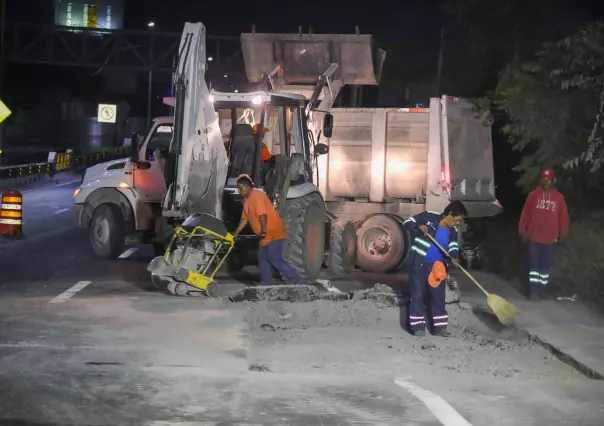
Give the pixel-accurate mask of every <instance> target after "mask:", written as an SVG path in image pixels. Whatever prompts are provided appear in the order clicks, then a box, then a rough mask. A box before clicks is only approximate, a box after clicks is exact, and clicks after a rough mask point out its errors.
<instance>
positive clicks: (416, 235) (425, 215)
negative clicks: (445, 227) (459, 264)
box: [403, 211, 459, 265]
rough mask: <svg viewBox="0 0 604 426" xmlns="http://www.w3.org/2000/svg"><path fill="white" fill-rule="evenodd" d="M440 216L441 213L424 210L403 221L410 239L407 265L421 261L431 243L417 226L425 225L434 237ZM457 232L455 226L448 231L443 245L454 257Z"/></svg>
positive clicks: (456, 248)
mask: <svg viewBox="0 0 604 426" xmlns="http://www.w3.org/2000/svg"><path fill="white" fill-rule="evenodd" d="M441 218H442V214H441V213H438V212H429V211H426V212H422V213H419V214H416V215H415V216H411V217H410V218H409V219H407V220H406V221H405V222H403V227H404V228H405V229H406V230H408V231H409V233H410V234H411V241H412V243H411V249H410V250H411V253H410V254H409V259H408V260H407V264H408V265H412V264H413V263H414V262H420V263H421V262H423V259H424V258H425V257H426V253H427V252H428V249H429V248H430V246H431V245H432V242H431V241H430V240H429V239H428V238H427V237H426V236H425V235H424V234H423V232H421V231H420V230H419V229H417V227H418V226H420V225H426V226H427V227H428V231H429V233H430V235H431V236H432V237H433V238H436V231H437V230H438V226H439V224H440V221H441ZM457 232H458V231H457V227H455V226H454V227H453V228H452V229H451V232H450V233H449V244H448V245H447V246H446V247H444V248H445V249H447V251H448V252H449V254H450V255H451V256H452V257H454V258H458V257H459V243H458V242H457Z"/></svg>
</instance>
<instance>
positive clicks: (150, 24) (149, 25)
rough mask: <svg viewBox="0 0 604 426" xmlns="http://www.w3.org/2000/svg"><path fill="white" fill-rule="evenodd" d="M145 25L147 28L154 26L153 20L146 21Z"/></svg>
mask: <svg viewBox="0 0 604 426" xmlns="http://www.w3.org/2000/svg"><path fill="white" fill-rule="evenodd" d="M147 26H148V27H149V28H154V27H155V21H149V22H147Z"/></svg>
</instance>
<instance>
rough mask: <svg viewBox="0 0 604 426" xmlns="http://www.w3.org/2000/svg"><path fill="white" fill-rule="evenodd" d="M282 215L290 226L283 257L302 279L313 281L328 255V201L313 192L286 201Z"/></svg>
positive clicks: (287, 225)
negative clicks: (326, 220)
mask: <svg viewBox="0 0 604 426" xmlns="http://www.w3.org/2000/svg"><path fill="white" fill-rule="evenodd" d="M283 216H284V217H283V221H284V222H285V228H286V229H287V239H286V240H285V247H284V250H283V258H284V259H285V261H286V262H287V263H288V264H289V265H290V266H291V267H292V268H294V269H295V270H296V272H297V273H298V275H300V277H301V278H304V279H307V280H309V281H314V280H316V279H317V278H318V277H319V272H320V271H321V266H322V265H323V261H324V258H325V219H326V216H327V212H326V211H325V203H324V202H323V199H322V198H321V195H319V194H318V193H316V192H312V193H310V194H307V195H305V196H303V197H300V198H296V199H293V200H287V201H286V203H285V214H284V215H283Z"/></svg>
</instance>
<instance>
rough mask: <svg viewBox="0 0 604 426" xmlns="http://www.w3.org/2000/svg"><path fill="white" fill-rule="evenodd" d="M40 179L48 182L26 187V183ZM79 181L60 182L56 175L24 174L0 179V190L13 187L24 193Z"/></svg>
mask: <svg viewBox="0 0 604 426" xmlns="http://www.w3.org/2000/svg"><path fill="white" fill-rule="evenodd" d="M42 180H47V181H48V184H47V185H43V186H39V187H35V188H28V185H32V184H34V183H37V182H40V181H42ZM79 181H80V179H72V180H69V181H65V182H60V181H59V180H57V179H56V177H55V178H53V179H50V178H49V177H48V175H31V176H26V177H22V178H13V179H4V180H0V190H2V191H4V190H8V189H14V190H16V191H19V192H21V193H25V192H31V191H38V190H40V189H48V188H56V187H58V186H65V185H71V184H73V183H76V182H79Z"/></svg>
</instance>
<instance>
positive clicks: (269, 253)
mask: <svg viewBox="0 0 604 426" xmlns="http://www.w3.org/2000/svg"><path fill="white" fill-rule="evenodd" d="M284 243H285V240H275V241H272V242H270V243H268V244H267V245H265V246H260V247H259V249H258V266H259V267H260V281H261V284H264V285H270V284H272V283H273V267H274V268H275V269H277V270H278V271H279V272H280V273H281V276H282V277H283V278H285V280H286V281H287V282H289V283H291V284H299V283H300V282H301V280H300V277H299V276H298V274H297V273H296V271H295V269H294V268H292V267H291V266H289V265H288V264H287V262H286V261H285V260H284V259H283V244H284Z"/></svg>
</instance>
